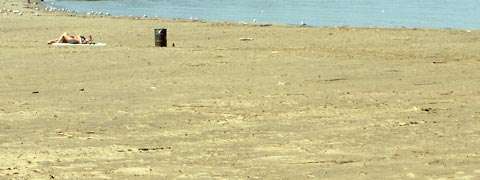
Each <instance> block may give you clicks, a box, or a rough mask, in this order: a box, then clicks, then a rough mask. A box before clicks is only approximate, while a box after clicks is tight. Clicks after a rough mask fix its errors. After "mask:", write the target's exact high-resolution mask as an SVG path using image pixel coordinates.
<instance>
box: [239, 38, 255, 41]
mask: <svg viewBox="0 0 480 180" xmlns="http://www.w3.org/2000/svg"><path fill="white" fill-rule="evenodd" d="M240 41H253V38H240Z"/></svg>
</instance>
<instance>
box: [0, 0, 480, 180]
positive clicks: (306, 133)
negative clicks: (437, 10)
mask: <svg viewBox="0 0 480 180" xmlns="http://www.w3.org/2000/svg"><path fill="white" fill-rule="evenodd" d="M2 3H3V4H2ZM2 3H0V10H1V9H2V8H6V9H10V10H12V11H13V10H19V11H22V14H21V15H20V14H19V13H20V12H16V13H13V12H8V15H5V14H4V13H3V12H2V13H0V39H1V41H0V84H1V86H0V147H2V148H0V154H1V157H2V161H0V179H435V180H440V179H449V178H450V179H472V180H474V179H478V178H479V177H480V168H478V166H477V164H478V163H477V162H479V161H480V151H479V149H478V147H480V142H479V141H478V139H479V138H480V135H479V132H480V111H479V109H480V99H479V97H480V91H479V89H478V87H479V85H480V81H479V79H480V74H479V72H478V69H479V68H480V55H479V54H478V49H479V48H480V32H479V31H478V30H471V31H467V30H448V29H421V28H413V29H408V28H357V27H348V28H347V27H327V28H324V27H323V28H320V27H298V26H285V25H276V24H273V25H271V26H260V25H252V24H248V25H244V24H238V23H229V22H209V21H196V22H192V21H188V20H186V21H183V20H177V21H175V20H170V19H145V18H128V17H100V16H87V15H70V14H65V13H60V12H54V13H45V12H43V11H41V12H39V14H38V16H37V15H36V10H35V7H30V6H28V5H26V2H23V1H19V0H8V1H3V2H2ZM12 4H17V5H12ZM25 7H26V8H25ZM22 8H24V9H22ZM39 10H42V9H41V8H39ZM156 28H166V29H168V35H167V40H168V44H167V45H168V46H167V47H165V48H161V47H155V45H154V42H155V39H154V29H156ZM63 32H69V33H72V34H83V35H90V34H91V35H92V36H93V38H94V41H95V42H101V43H106V44H107V45H106V46H103V47H57V46H49V45H47V41H48V40H50V39H53V38H57V37H58V36H59V35H60V34H62V33H63ZM173 44H175V47H173Z"/></svg>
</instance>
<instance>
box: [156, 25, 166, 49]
mask: <svg viewBox="0 0 480 180" xmlns="http://www.w3.org/2000/svg"><path fill="white" fill-rule="evenodd" d="M155 46H160V47H167V29H165V28H161V29H155Z"/></svg>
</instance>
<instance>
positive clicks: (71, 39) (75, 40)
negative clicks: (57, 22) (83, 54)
mask: <svg viewBox="0 0 480 180" xmlns="http://www.w3.org/2000/svg"><path fill="white" fill-rule="evenodd" d="M91 42H92V36H91V35H90V36H88V38H85V36H81V35H78V36H72V35H68V33H67V32H65V33H63V34H62V35H61V36H60V38H58V39H53V40H50V41H48V44H52V43H69V44H88V43H91Z"/></svg>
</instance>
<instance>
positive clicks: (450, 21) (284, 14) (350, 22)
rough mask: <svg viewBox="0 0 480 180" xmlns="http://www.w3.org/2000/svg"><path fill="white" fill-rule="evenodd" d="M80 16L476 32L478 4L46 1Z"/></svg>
mask: <svg viewBox="0 0 480 180" xmlns="http://www.w3.org/2000/svg"><path fill="white" fill-rule="evenodd" d="M45 3H46V4H47V5H52V3H53V5H52V6H55V7H57V8H67V9H72V10H75V11H79V12H81V13H87V12H91V11H95V12H104V13H107V12H108V13H110V14H112V15H115V16H129V15H132V16H144V15H146V16H148V17H156V16H158V17H164V18H180V19H190V18H192V19H196V18H198V19H201V20H212V21H231V22H247V23H253V21H256V22H257V23H275V24H292V25H299V24H300V23H301V22H304V23H306V24H307V25H310V26H356V27H418V28H454V29H480V0H45Z"/></svg>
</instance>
